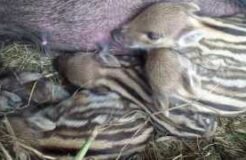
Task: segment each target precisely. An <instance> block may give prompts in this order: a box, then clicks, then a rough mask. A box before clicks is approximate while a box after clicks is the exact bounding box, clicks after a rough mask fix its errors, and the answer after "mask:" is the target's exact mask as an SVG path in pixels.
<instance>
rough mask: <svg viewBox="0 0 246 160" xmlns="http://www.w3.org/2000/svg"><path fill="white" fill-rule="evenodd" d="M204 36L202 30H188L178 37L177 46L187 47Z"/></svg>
mask: <svg viewBox="0 0 246 160" xmlns="http://www.w3.org/2000/svg"><path fill="white" fill-rule="evenodd" d="M203 37H204V32H203V31H202V30H199V29H195V30H191V31H188V32H186V33H184V34H182V36H181V37H179V39H178V46H179V47H189V46H193V45H195V44H197V43H198V42H199V41H200V40H201V39H203Z"/></svg>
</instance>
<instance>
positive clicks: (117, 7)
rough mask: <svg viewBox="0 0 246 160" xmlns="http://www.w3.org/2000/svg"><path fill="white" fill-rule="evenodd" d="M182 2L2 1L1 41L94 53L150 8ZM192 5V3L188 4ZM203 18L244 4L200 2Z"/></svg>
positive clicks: (236, 1) (238, 0)
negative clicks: (23, 40)
mask: <svg viewBox="0 0 246 160" xmlns="http://www.w3.org/2000/svg"><path fill="white" fill-rule="evenodd" d="M160 1H162V2H163V1H172V2H179V1H181V0H134V1H133V0H0V39H2V38H1V37H3V35H5V36H4V37H6V35H10V36H11V37H18V38H32V37H36V39H37V40H38V41H40V43H41V44H43V45H46V44H47V45H48V46H49V47H50V48H51V49H56V50H66V51H76V50H93V49H96V48H97V45H98V44H100V45H102V44H106V43H108V41H110V39H111V38H110V32H111V31H112V30H113V29H115V28H117V27H119V25H121V24H122V23H124V22H126V21H127V20H129V19H130V18H132V17H133V16H134V15H135V14H137V13H138V12H139V11H140V10H141V9H143V8H145V7H147V6H148V5H150V4H152V3H156V2H160ZM186 1H191V0H186ZM197 3H198V5H199V6H201V8H202V11H201V13H202V14H209V15H213V16H221V15H228V14H234V13H236V12H240V11H243V8H244V6H245V4H244V3H245V2H244V1H243V0H206V1H204V0H203V1H202V0H198V1H197Z"/></svg>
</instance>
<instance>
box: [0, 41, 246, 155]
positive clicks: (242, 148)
mask: <svg viewBox="0 0 246 160" xmlns="http://www.w3.org/2000/svg"><path fill="white" fill-rule="evenodd" d="M0 58H1V70H0V71H1V72H3V71H6V70H9V69H10V70H14V71H34V72H39V73H42V74H50V73H53V72H54V70H53V68H52V65H51V64H52V58H47V57H46V56H40V53H39V51H38V50H36V49H35V48H33V47H31V46H29V45H23V44H18V43H14V44H12V45H8V46H6V47H4V48H2V49H1V50H0ZM10 128H11V127H9V126H7V127H6V123H0V132H1V133H0V135H3V136H2V137H1V138H0V159H1V160H16V159H20V160H28V159H31V158H30V156H31V155H36V157H39V158H38V159H45V157H46V156H45V155H42V154H41V153H39V152H38V151H36V150H35V149H33V148H32V147H30V146H26V145H23V144H24V143H22V142H21V141H20V140H18V139H17V138H16V137H15V136H14V133H11V129H10ZM37 155H38V156H37ZM40 157H41V158H40ZM42 157H43V158H42ZM46 158H48V159H52V157H46ZM138 158H140V159H145V160H231V159H233V160H246V115H242V116H240V117H237V118H233V119H221V120H220V127H219V128H218V130H217V132H216V134H215V136H214V137H212V138H211V139H209V140H206V139H197V140H187V139H186V140H184V139H183V140H182V139H176V138H174V137H159V138H157V140H155V141H152V142H150V143H149V144H148V145H147V147H146V150H145V152H143V153H142V154H141V156H140V157H139V156H138Z"/></svg>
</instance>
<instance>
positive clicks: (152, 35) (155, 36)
mask: <svg viewBox="0 0 246 160" xmlns="http://www.w3.org/2000/svg"><path fill="white" fill-rule="evenodd" d="M146 34H147V37H148V38H149V39H151V40H158V39H160V38H161V37H162V35H161V34H160V33H155V32H147V33H146Z"/></svg>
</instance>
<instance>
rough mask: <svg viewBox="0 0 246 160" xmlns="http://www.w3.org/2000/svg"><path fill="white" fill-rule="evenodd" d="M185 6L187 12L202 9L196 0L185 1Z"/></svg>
mask: <svg viewBox="0 0 246 160" xmlns="http://www.w3.org/2000/svg"><path fill="white" fill-rule="evenodd" d="M183 6H184V7H185V10H186V11H187V13H194V12H198V11H200V10H201V9H200V7H199V6H198V5H197V4H195V3H194V2H190V3H184V5H183Z"/></svg>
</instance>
